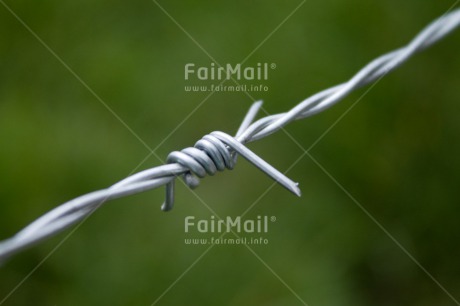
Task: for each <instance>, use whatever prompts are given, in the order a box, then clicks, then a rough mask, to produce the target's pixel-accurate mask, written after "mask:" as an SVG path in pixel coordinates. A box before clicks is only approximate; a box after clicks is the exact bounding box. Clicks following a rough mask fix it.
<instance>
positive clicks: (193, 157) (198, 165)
mask: <svg viewBox="0 0 460 306" xmlns="http://www.w3.org/2000/svg"><path fill="white" fill-rule="evenodd" d="M166 162H167V163H168V164H171V163H178V164H180V165H182V166H184V167H185V168H187V169H189V171H188V172H186V173H184V174H183V177H184V181H185V183H186V184H187V186H189V187H190V188H192V189H193V188H196V187H197V186H198V185H199V182H200V180H199V178H204V177H205V176H206V175H207V174H209V175H214V174H216V172H217V171H223V170H225V168H227V169H229V170H232V169H233V168H234V166H235V163H236V154H235V152H234V151H231V149H230V148H229V147H227V146H226V145H225V144H224V143H223V142H222V141H221V140H220V139H219V138H217V137H216V136H214V135H212V134H210V135H206V136H204V137H203V138H202V139H200V140H198V141H197V142H196V143H195V146H194V147H189V148H185V149H183V150H181V151H174V152H171V153H169V155H168V157H167V159H166ZM192 174H194V176H193V175H192Z"/></svg>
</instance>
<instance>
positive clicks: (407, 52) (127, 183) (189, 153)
mask: <svg viewBox="0 0 460 306" xmlns="http://www.w3.org/2000/svg"><path fill="white" fill-rule="evenodd" d="M459 24H460V9H456V10H454V11H452V12H450V13H448V14H445V15H444V16H442V17H440V18H438V19H437V20H435V21H434V22H432V23H431V24H429V25H428V26H427V27H426V28H425V29H424V30H422V31H421V32H420V33H419V34H418V35H417V36H416V37H415V38H414V39H413V40H412V41H411V42H410V43H409V44H407V45H406V46H405V47H402V48H400V49H397V50H394V51H392V52H389V53H387V54H384V55H382V56H380V57H378V58H376V59H374V60H373V61H372V62H370V63H369V64H367V65H366V66H365V67H364V68H362V69H361V70H360V71H359V72H358V73H356V74H355V75H354V76H353V77H352V78H351V79H350V80H349V81H347V82H345V83H342V84H340V85H336V86H334V87H331V88H328V89H326V90H324V91H321V92H319V93H317V94H315V95H313V96H311V97H309V98H307V99H305V100H304V101H302V102H301V103H299V104H297V105H296V106H295V107H293V108H292V109H291V110H289V111H288V112H286V113H280V114H276V115H270V116H267V117H264V118H261V119H259V120H257V121H255V122H254V123H252V124H251V122H252V121H253V119H254V117H255V115H256V113H257V111H258V109H259V108H260V106H261V103H260V102H256V103H255V104H254V105H253V106H252V107H251V109H250V110H249V112H248V114H247V115H246V117H245V119H244V120H243V123H242V125H241V126H240V128H239V130H238V132H237V134H236V136H235V137H231V136H230V135H227V134H225V133H222V132H214V133H211V136H208V137H207V138H206V137H204V138H203V139H204V142H205V145H203V141H202V142H201V143H200V142H198V143H197V145H195V147H194V148H188V149H184V150H182V151H181V152H176V153H174V154H172V155H170V156H169V157H168V164H166V165H162V166H158V167H155V168H151V169H147V170H144V171H141V172H139V173H136V174H134V175H131V176H129V177H127V178H125V179H123V180H122V181H120V182H118V183H116V184H115V185H113V186H111V187H109V188H107V189H102V190H98V191H94V192H91V193H88V194H85V195H83V196H80V197H78V198H75V199H73V200H70V201H68V202H66V203H64V204H62V205H60V206H58V207H56V208H55V209H53V210H51V211H50V212H48V213H46V214H45V215H43V216H42V217H40V218H39V219H37V220H36V221H34V222H32V223H31V224H30V225H28V226H27V227H25V228H24V229H23V230H21V231H20V232H18V233H17V234H16V235H14V236H13V237H11V238H9V239H6V240H4V241H2V242H0V262H1V261H3V260H5V259H6V258H8V257H9V256H11V255H13V254H15V253H17V252H19V251H20V250H23V249H24V248H26V247H29V246H31V245H33V244H35V243H38V242H39V241H41V240H43V239H45V238H47V237H50V236H52V235H55V234H56V233H58V232H60V231H62V230H63V229H65V228H67V227H69V226H71V225H72V224H75V223H76V222H78V221H80V220H82V219H84V218H85V217H87V216H88V215H90V214H91V213H92V212H93V211H94V210H96V209H97V208H99V207H100V206H101V205H103V204H104V203H106V202H108V201H109V200H113V199H117V198H121V197H125V196H128V195H132V194H136V193H140V192H144V191H147V190H151V189H154V188H158V187H160V186H163V185H168V186H169V188H167V194H166V195H167V201H166V202H165V204H164V205H163V210H169V209H171V208H172V202H173V199H174V198H173V196H174V189H173V186H174V185H173V184H174V180H175V179H176V177H177V176H183V177H184V179H185V182H186V183H187V185H189V186H190V187H196V186H197V184H198V180H197V177H196V176H199V177H204V176H205V175H206V174H210V175H212V174H214V173H215V172H216V170H220V171H221V170H223V169H224V168H229V169H231V168H232V167H233V165H234V162H235V161H236V155H238V154H239V155H243V157H246V158H247V157H248V156H251V158H253V160H252V161H251V162H253V163H254V164H255V165H256V166H257V167H258V168H259V169H261V170H263V171H265V172H266V173H267V174H268V175H270V176H271V177H272V178H273V179H275V180H276V181H278V182H279V183H282V184H283V185H284V186H285V187H286V188H288V189H289V190H291V191H292V192H293V193H295V194H297V195H300V191H299V190H298V188H297V185H296V184H295V183H294V182H292V181H290V180H289V179H288V178H286V177H284V176H283V175H282V174H281V173H280V172H279V171H277V170H276V169H274V168H273V167H271V166H270V165H268V164H267V163H264V162H263V160H261V159H260V158H258V157H257V156H255V155H254V154H253V153H252V152H250V151H249V150H248V149H247V148H246V147H245V146H244V145H245V144H247V143H249V142H252V141H256V140H260V139H262V138H264V137H267V136H269V135H271V134H273V133H275V132H276V131H278V130H280V129H281V128H283V127H284V126H286V125H287V124H288V123H290V122H292V121H294V120H298V119H303V118H307V117H309V116H312V115H315V114H317V113H319V112H322V111H324V110H325V109H327V108H329V107H331V106H332V105H334V104H335V103H337V102H339V101H340V100H342V99H343V98H345V97H346V96H347V95H348V94H349V93H351V92H352V91H354V90H355V89H358V88H360V87H362V86H364V85H367V84H369V83H372V82H374V81H376V80H378V79H379V78H382V77H383V76H385V75H386V74H387V73H389V72H390V71H392V70H394V69H395V68H397V67H398V66H399V65H401V64H402V63H404V62H405V61H406V60H408V59H409V58H410V57H411V56H413V55H414V54H415V53H417V52H419V51H422V50H424V49H426V48H427V47H429V46H431V45H433V44H434V43H435V42H437V41H438V40H440V39H442V38H444V37H445V36H446V35H447V34H449V33H450V32H451V31H453V30H454V29H455V28H456V27H458V26H459ZM210 139H212V140H210ZM210 141H211V142H210ZM218 147H219V149H218ZM222 148H223V150H222ZM243 152H245V153H244V154H246V155H244V154H242V153H243ZM251 154H253V155H251ZM270 171H271V172H270ZM270 173H271V174H270ZM192 174H193V175H192Z"/></svg>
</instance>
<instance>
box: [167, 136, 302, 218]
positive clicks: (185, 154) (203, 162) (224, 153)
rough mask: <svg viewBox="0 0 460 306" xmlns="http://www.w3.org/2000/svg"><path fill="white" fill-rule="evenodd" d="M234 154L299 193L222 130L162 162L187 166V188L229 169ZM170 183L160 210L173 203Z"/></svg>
mask: <svg viewBox="0 0 460 306" xmlns="http://www.w3.org/2000/svg"><path fill="white" fill-rule="evenodd" d="M237 154H239V155H241V156H243V157H244V158H245V159H247V160H248V161H249V162H251V163H252V164H253V165H255V166H256V167H257V168H259V169H260V170H262V171H263V172H265V173H266V174H267V175H268V176H270V177H271V178H273V179H274V180H275V181H277V182H278V183H280V184H281V185H283V186H284V187H285V188H287V189H288V190H289V191H291V192H292V193H294V194H296V195H298V196H300V189H299V188H298V187H297V183H294V182H293V181H291V180H290V179H289V178H287V177H286V176H285V175H284V174H282V173H281V172H279V171H278V170H276V169H275V168H273V167H272V166H271V165H270V164H268V163H267V162H265V161H264V160H263V159H261V158H260V157H259V156H257V155H256V154H255V153H254V152H252V151H251V150H249V149H248V148H247V147H245V146H244V145H243V144H242V143H241V142H239V141H238V140H237V139H235V138H233V137H232V136H230V135H228V134H226V133H223V132H212V133H211V134H209V135H206V136H204V137H203V138H202V139H200V140H199V141H197V143H196V144H195V146H194V147H189V148H185V149H183V150H181V151H174V152H171V153H170V154H169V155H168V158H167V160H166V161H167V163H168V164H172V163H177V164H179V165H181V166H183V167H184V168H185V169H187V170H188V171H186V172H185V173H184V174H183V178H184V181H185V183H186V184H187V186H189V187H190V188H196V187H197V186H198V185H199V182H200V180H199V178H204V177H205V176H206V175H207V174H209V175H214V174H215V173H216V172H217V171H223V170H225V168H227V169H229V170H232V169H233V168H234V166H235V163H236V157H237ZM174 184H175V183H174V180H172V181H170V182H169V183H168V184H167V185H166V199H165V202H164V203H163V205H162V207H161V209H162V210H163V211H169V210H171V209H172V208H173V206H174Z"/></svg>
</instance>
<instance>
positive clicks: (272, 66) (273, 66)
mask: <svg viewBox="0 0 460 306" xmlns="http://www.w3.org/2000/svg"><path fill="white" fill-rule="evenodd" d="M270 68H271V69H275V68H276V64H275V63H271V64H270ZM275 219H276V218H275Z"/></svg>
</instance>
